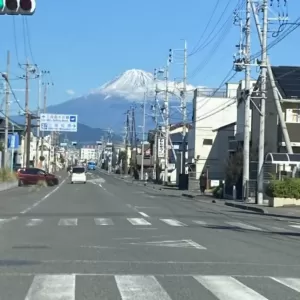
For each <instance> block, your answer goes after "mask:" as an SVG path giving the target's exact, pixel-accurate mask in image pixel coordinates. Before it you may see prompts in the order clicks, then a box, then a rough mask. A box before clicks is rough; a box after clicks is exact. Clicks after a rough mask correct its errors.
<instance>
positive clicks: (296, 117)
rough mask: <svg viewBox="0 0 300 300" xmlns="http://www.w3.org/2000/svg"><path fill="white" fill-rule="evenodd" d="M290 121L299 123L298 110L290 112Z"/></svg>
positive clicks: (299, 114)
mask: <svg viewBox="0 0 300 300" xmlns="http://www.w3.org/2000/svg"><path fill="white" fill-rule="evenodd" d="M292 120H293V122H296V123H300V109H293V110H292Z"/></svg>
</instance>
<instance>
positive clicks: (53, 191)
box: [20, 178, 67, 214]
mask: <svg viewBox="0 0 300 300" xmlns="http://www.w3.org/2000/svg"><path fill="white" fill-rule="evenodd" d="M66 180H67V178H65V179H64V180H63V181H62V182H61V183H60V184H59V185H58V186H57V187H56V188H55V189H54V190H52V191H51V192H50V193H48V194H47V195H46V196H44V197H43V198H42V199H40V200H38V201H36V202H35V203H34V204H33V205H31V206H29V207H27V208H26V209H25V210H23V211H21V212H20V214H26V213H28V212H29V211H31V210H32V209H33V208H35V207H36V206H38V205H40V204H41V203H42V202H44V201H45V200H46V199H47V198H48V197H50V196H51V195H52V194H54V193H55V192H56V191H57V190H58V189H59V188H60V187H61V186H62V185H63V184H64V183H65V181H66Z"/></svg>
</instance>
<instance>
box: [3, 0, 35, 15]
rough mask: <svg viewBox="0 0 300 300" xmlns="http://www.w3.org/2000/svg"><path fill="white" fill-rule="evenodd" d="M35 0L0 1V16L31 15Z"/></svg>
mask: <svg viewBox="0 0 300 300" xmlns="http://www.w3.org/2000/svg"><path fill="white" fill-rule="evenodd" d="M35 8H36V0H0V15H33V14H34V12H35Z"/></svg>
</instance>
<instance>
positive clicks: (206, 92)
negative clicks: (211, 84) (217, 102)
mask: <svg viewBox="0 0 300 300" xmlns="http://www.w3.org/2000/svg"><path fill="white" fill-rule="evenodd" d="M232 94H236V90H227V89H218V88H197V89H195V91H194V97H212V98H227V97H228V95H232Z"/></svg>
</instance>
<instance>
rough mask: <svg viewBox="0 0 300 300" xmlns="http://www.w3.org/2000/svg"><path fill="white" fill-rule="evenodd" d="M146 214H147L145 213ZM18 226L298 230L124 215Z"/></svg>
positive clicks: (47, 220) (29, 222)
mask: <svg viewBox="0 0 300 300" xmlns="http://www.w3.org/2000/svg"><path fill="white" fill-rule="evenodd" d="M147 216H148V215H147ZM10 221H11V218H10V219H0V228H1V227H2V225H5V224H6V223H9V222H10ZM18 221H19V224H20V226H22V227H28V228H34V227H37V226H43V225H47V226H49V225H55V226H61V227H76V226H81V225H86V224H88V225H94V226H105V227H112V226H115V227H123V226H126V225H127V226H134V227H151V226H152V227H158V226H161V225H163V226H167V227H183V228H184V227H186V228H187V227H191V228H197V227H203V228H211V229H218V228H221V229H222V228H224V227H226V228H228V229H232V230H244V231H257V232H265V231H271V232H280V231H285V232H286V231H296V232H300V224H298V223H282V224H280V225H277V226H273V225H274V223H272V224H267V223H264V224H261V225H255V226H254V225H252V224H248V223H246V222H240V221H222V220H219V221H214V222H208V221H204V220H178V219H172V218H150V217H149V216H148V218H146V217H145V218H126V217H124V218H123V217H121V218H119V217H116V218H84V217H82V218H60V219H58V218H19V219H18Z"/></svg>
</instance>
